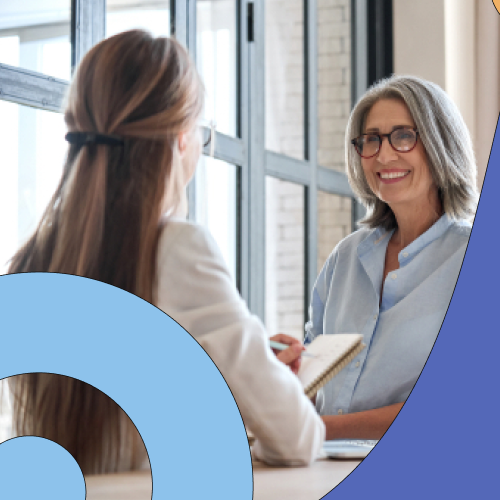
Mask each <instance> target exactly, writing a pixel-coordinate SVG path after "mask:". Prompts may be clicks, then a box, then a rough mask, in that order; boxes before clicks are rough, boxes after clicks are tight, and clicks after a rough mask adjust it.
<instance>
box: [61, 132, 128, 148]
mask: <svg viewBox="0 0 500 500" xmlns="http://www.w3.org/2000/svg"><path fill="white" fill-rule="evenodd" d="M65 139H66V140H67V141H68V142H69V143H70V144H74V145H77V146H80V147H81V146H85V145H87V144H106V145H108V146H123V144H124V141H123V138H122V137H120V136H118V135H105V134H96V133H94V132H68V133H67V134H66V136H65Z"/></svg>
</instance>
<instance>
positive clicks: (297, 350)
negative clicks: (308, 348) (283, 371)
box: [271, 333, 304, 375]
mask: <svg viewBox="0 0 500 500" xmlns="http://www.w3.org/2000/svg"><path fill="white" fill-rule="evenodd" d="M271 340H274V341H275V342H280V343H281V344H287V345H289V346H290V347H289V348H288V349H285V350H283V351H278V350H276V349H273V352H274V354H276V357H277V358H278V359H279V360H280V361H281V362H282V363H284V364H285V365H287V366H288V368H290V370H292V372H293V373H295V375H297V373H298V371H299V368H300V361H301V354H302V352H303V351H304V346H303V345H302V342H300V340H297V339H296V338H295V337H291V336H290V335H286V334H284V333H278V335H274V336H273V337H271Z"/></svg>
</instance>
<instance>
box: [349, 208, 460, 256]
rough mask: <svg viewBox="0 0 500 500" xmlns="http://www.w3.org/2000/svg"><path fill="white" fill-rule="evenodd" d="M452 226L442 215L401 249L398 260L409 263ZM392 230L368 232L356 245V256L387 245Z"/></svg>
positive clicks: (379, 229) (450, 220)
mask: <svg viewBox="0 0 500 500" xmlns="http://www.w3.org/2000/svg"><path fill="white" fill-rule="evenodd" d="M452 224H453V220H452V219H451V218H450V217H448V215H447V214H443V215H442V216H441V217H440V218H439V219H438V220H437V221H436V222H435V223H434V224H433V225H432V226H431V227H430V228H429V229H428V230H427V231H425V233H423V234H421V235H420V236H419V237H418V238H417V239H416V240H415V241H413V242H412V243H410V244H409V245H408V246H407V247H405V248H403V250H401V252H400V253H399V260H400V262H401V260H402V257H404V258H403V260H406V261H409V260H411V258H412V257H414V256H415V255H416V254H418V253H419V252H420V251H421V250H423V249H424V248H425V247H426V246H427V245H429V243H432V242H433V241H434V240H436V239H438V238H439V237H441V236H442V235H443V234H444V233H445V232H446V231H447V229H448V228H449V227H450V226H451V225H452ZM393 233H394V230H391V231H386V230H385V229H383V228H381V227H378V228H376V229H374V230H372V231H371V232H370V234H368V236H366V238H365V239H364V240H363V241H361V243H360V244H359V245H358V256H359V257H360V258H361V257H362V256H363V255H364V254H365V253H367V252H370V251H372V250H373V249H374V248H377V247H378V246H379V245H380V244H381V243H382V242H384V246H386V245H387V242H388V241H389V239H390V237H391V236H392V234H393Z"/></svg>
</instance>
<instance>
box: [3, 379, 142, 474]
mask: <svg viewBox="0 0 500 500" xmlns="http://www.w3.org/2000/svg"><path fill="white" fill-rule="evenodd" d="M7 381H8V385H9V389H10V393H11V402H12V411H13V414H14V415H16V416H17V417H18V418H16V419H15V420H14V421H13V429H12V430H13V433H14V434H15V435H17V436H27V435H29V436H40V437H44V438H46V439H50V440H51V441H54V442H55V443H57V444H59V445H60V446H62V447H63V448H65V449H66V450H67V451H68V452H69V453H71V455H73V458H74V459H75V460H76V462H77V463H78V465H79V466H80V468H81V469H82V472H83V473H84V474H98V473H107V472H108V473H110V472H118V471H123V470H133V469H138V468H140V467H141V466H143V465H144V462H147V461H148V455H147V452H146V448H145V446H144V442H143V441H142V438H141V436H140V434H139V432H138V430H137V428H136V427H135V425H134V424H133V423H132V421H131V420H130V418H129V417H128V415H127V414H126V413H125V412H124V411H123V409H122V408H121V407H120V406H119V405H118V404H117V403H116V402H115V401H113V400H112V399H111V398H110V397H108V396H107V395H106V394H104V393H103V392H101V391H99V390H98V389H96V388H95V387H93V386H91V385H89V384H86V383H85V382H82V381H81V380H77V379H75V378H71V377H66V376H63V375H57V374H52V373H25V374H22V375H16V376H13V377H10V378H8V379H7ZM68 395H71V397H68ZM63 416H64V418H62V417H63ZM124 437H125V439H124Z"/></svg>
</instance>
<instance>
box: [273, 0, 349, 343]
mask: <svg viewBox="0 0 500 500" xmlns="http://www.w3.org/2000/svg"><path fill="white" fill-rule="evenodd" d="M303 29H304V28H303V1H302V0H266V61H265V64H266V66H265V69H266V148H267V149H270V150H272V151H277V152H279V153H282V154H286V155H289V156H292V157H295V158H300V159H302V158H303V157H304V129H303V122H304V108H303V106H304V84H303V81H304V57H303ZM317 33H318V120H319V122H318V132H319V137H318V161H319V164H320V165H322V166H324V167H327V168H332V169H336V170H344V133H345V126H346V123H347V119H348V117H349V112H350V99H351V95H350V45H351V42H350V0H318V31H317ZM266 213H267V220H266V239H267V248H266V261H267V262H266V325H267V327H268V330H269V333H270V334H271V335H272V334H275V333H279V332H283V333H288V334H290V335H294V336H296V337H298V338H300V339H302V338H303V331H304V245H305V241H304V189H303V187H302V186H298V185H295V184H292V183H289V182H283V181H279V180H276V179H268V181H267V183H266ZM350 231H351V203H350V199H348V198H342V197H339V196H334V195H330V194H327V193H318V255H317V261H318V269H321V267H322V266H323V263H324V261H325V260H326V258H327V257H328V255H329V254H330V252H331V251H332V249H333V248H334V247H335V245H336V244H337V243H338V242H339V241H340V239H342V238H343V237H345V236H346V235H347V234H349V233H350Z"/></svg>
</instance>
